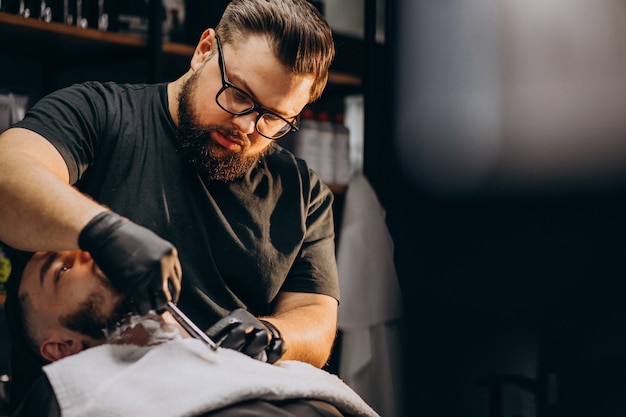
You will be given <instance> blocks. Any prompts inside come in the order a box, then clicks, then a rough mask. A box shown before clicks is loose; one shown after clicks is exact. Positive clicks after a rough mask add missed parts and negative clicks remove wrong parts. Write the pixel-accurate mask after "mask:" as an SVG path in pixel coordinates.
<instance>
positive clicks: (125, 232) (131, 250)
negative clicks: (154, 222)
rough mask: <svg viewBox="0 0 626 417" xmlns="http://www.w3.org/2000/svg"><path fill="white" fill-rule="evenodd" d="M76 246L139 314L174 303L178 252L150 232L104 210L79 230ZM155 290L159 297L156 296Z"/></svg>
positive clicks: (177, 273)
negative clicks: (168, 302) (128, 300)
mask: <svg viewBox="0 0 626 417" xmlns="http://www.w3.org/2000/svg"><path fill="white" fill-rule="evenodd" d="M79 245H80V247H81V249H83V250H86V251H88V252H90V253H91V256H92V257H93V259H94V261H95V262H96V264H97V265H98V266H99V267H100V269H101V270H102V271H103V272H104V274H105V275H106V276H107V277H108V278H109V280H110V281H111V283H112V284H113V285H114V286H115V287H116V288H118V289H119V290H121V291H123V292H125V293H126V294H129V295H131V296H132V297H133V299H134V300H135V304H136V307H137V310H138V311H139V312H140V313H146V312H147V311H149V310H150V309H156V310H158V309H160V308H162V307H164V305H165V303H166V302H167V300H169V299H172V300H178V297H179V293H180V281H181V276H182V273H181V266H180V261H179V259H178V252H177V251H176V248H175V247H174V246H173V245H172V244H171V243H170V242H168V241H166V240H164V239H162V238H161V237H159V236H158V235H157V234H156V233H154V232H152V231H151V230H149V229H147V228H145V227H142V226H140V225H138V224H135V223H133V222H131V221H128V220H127V219H123V218H122V217H121V216H119V215H118V214H116V213H113V212H110V211H105V212H102V213H100V214H98V215H96V216H95V217H94V218H93V219H92V220H91V221H90V222H89V223H88V224H87V226H85V228H84V229H83V230H82V231H81V233H80V235H79ZM157 291H159V292H161V293H163V296H162V297H161V296H158V297H156V296H155V292H157ZM164 300H165V301H164ZM146 308H147V310H146Z"/></svg>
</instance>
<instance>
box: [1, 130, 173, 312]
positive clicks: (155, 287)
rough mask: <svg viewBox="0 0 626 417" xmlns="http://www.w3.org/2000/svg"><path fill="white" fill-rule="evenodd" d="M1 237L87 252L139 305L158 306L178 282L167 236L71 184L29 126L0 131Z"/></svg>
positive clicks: (31, 246) (26, 246)
mask: <svg viewBox="0 0 626 417" xmlns="http://www.w3.org/2000/svg"><path fill="white" fill-rule="evenodd" d="M79 236H80V240H81V242H80V245H79ZM0 240H1V241H3V242H4V243H6V244H8V245H11V246H13V247H15V248H17V249H21V250H27V251H42V250H45V251H53V250H64V249H77V248H79V247H80V248H81V249H84V250H87V251H89V252H91V255H92V256H93V257H94V260H95V261H96V263H97V264H98V265H100V267H101V268H102V269H103V271H104V272H105V273H106V274H107V275H108V276H109V277H110V279H111V280H112V282H113V284H114V285H117V286H118V287H119V288H120V289H122V290H124V291H125V292H127V293H129V294H132V295H133V296H134V297H135V299H136V301H137V303H138V308H139V310H140V312H142V313H143V312H147V311H146V309H149V308H150V307H154V308H158V307H160V305H158V304H159V303H162V302H163V299H164V297H163V296H162V294H165V295H166V297H165V298H167V297H168V296H169V295H170V293H169V290H168V282H170V283H171V284H172V285H171V287H172V288H173V290H174V291H173V292H174V294H171V297H172V298H174V299H176V298H177V293H178V291H179V290H180V277H181V268H180V262H179V260H178V255H177V253H176V250H175V248H174V247H173V246H172V245H171V243H169V242H167V241H165V240H163V239H161V238H160V237H158V236H157V235H156V234H154V233H153V232H151V231H149V230H148V229H145V228H143V227H142V226H139V225H136V224H134V223H132V222H130V221H127V220H126V221H122V219H120V218H119V216H117V215H115V214H114V213H111V212H109V211H107V209H106V208H105V207H103V206H101V205H100V204H98V203H96V202H95V201H93V200H92V199H91V198H89V197H88V196H86V195H84V194H82V193H80V192H79V191H78V190H76V189H75V188H74V187H72V186H71V185H70V184H69V172H68V168H67V165H66V163H65V161H64V159H63V158H62V157H61V155H60V153H59V152H58V151H57V149H56V148H55V147H54V146H53V145H52V144H51V143H50V142H48V141H47V140H46V139H45V138H43V137H42V136H40V135H38V134H36V133H34V132H32V131H30V130H27V129H20V128H12V129H9V130H7V131H6V132H5V133H3V134H2V135H0ZM131 254H132V256H131ZM131 257H132V261H131ZM129 265H130V266H132V267H129ZM159 293H160V294H161V296H159V295H160V294H159Z"/></svg>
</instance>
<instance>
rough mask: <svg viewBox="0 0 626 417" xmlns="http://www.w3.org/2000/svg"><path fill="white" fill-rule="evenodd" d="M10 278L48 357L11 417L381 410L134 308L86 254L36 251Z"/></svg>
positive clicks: (32, 335) (25, 331)
mask: <svg viewBox="0 0 626 417" xmlns="http://www.w3.org/2000/svg"><path fill="white" fill-rule="evenodd" d="M12 275H13V276H12V279H14V280H16V279H17V280H19V285H18V286H16V288H15V290H17V291H18V295H19V297H18V298H17V299H18V300H19V302H18V303H16V304H15V305H12V306H9V309H8V310H7V312H8V313H9V314H10V316H9V320H10V321H11V322H12V325H13V326H18V325H19V327H20V328H21V329H22V333H21V334H22V336H23V337H24V338H25V339H26V340H27V342H28V345H29V346H30V348H31V349H32V350H33V351H34V352H36V353H37V355H38V356H39V357H40V358H43V360H44V363H47V364H45V365H44V366H43V372H44V373H43V375H42V376H41V378H40V379H39V381H38V382H37V383H36V384H35V385H34V386H33V387H32V389H31V390H30V391H29V393H28V395H27V397H26V398H25V400H24V401H23V403H22V405H21V406H20V407H19V408H18V410H17V411H16V412H15V413H14V414H13V417H27V416H28V417H30V416H38V417H42V416H43V417H45V416H64V417H66V416H81V417H84V416H90V417H94V416H95V417H97V416H103V415H106V416H133V417H135V416H151V417H154V416H163V417H174V416H183V415H185V416H205V417H209V416H214V417H217V416H220V417H226V416H243V415H246V416H253V415H254V416H266V415H273V416H285V417H288V416H377V414H376V412H374V411H373V410H372V409H371V408H370V407H369V406H368V405H367V404H365V402H364V401H363V400H362V399H361V398H360V397H359V396H358V395H357V394H356V393H355V392H354V391H352V390H351V389H350V388H349V387H348V386H347V385H345V384H344V383H343V382H342V381H341V380H339V378H337V377H336V376H334V375H332V374H330V373H328V372H325V371H323V370H320V369H318V368H315V367H313V366H311V365H308V364H305V363H302V362H296V361H282V362H281V361H279V362H277V363H276V364H274V365H272V364H269V363H266V362H262V361H258V360H255V359H252V358H251V357H249V356H246V355H244V354H243V353H240V352H237V351H235V350H231V349H225V348H218V349H217V350H212V349H210V348H209V347H208V346H207V345H206V344H204V343H203V342H202V341H200V340H198V339H193V338H189V337H188V335H187V334H186V332H185V331H184V330H182V329H181V328H180V327H179V326H178V325H177V323H176V322H175V321H174V320H173V319H172V318H171V316H169V314H168V313H165V314H163V315H157V314H156V313H153V312H151V313H150V314H149V315H148V316H144V317H139V316H137V315H133V314H131V313H130V312H132V304H131V302H130V301H129V300H128V299H127V298H126V297H124V296H122V295H121V294H120V293H119V292H117V291H116V290H115V289H114V288H113V287H112V286H111V284H110V283H109V281H108V279H107V278H106V276H105V275H104V274H103V273H102V271H101V270H100V269H99V268H98V267H97V265H96V264H95V263H94V262H93V260H92V259H91V257H90V256H89V253H87V252H82V251H64V252H38V253H36V254H34V255H33V256H32V257H30V258H29V259H28V261H27V262H26V261H25V262H24V263H23V268H22V267H19V269H18V270H16V271H14V273H13V274H12ZM20 277H21V280H20ZM14 282H15V281H14ZM16 331H17V329H14V333H15V332H16ZM18 334H19V333H18Z"/></svg>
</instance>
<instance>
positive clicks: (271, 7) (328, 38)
mask: <svg viewBox="0 0 626 417" xmlns="http://www.w3.org/2000/svg"><path fill="white" fill-rule="evenodd" d="M215 31H216V33H217V34H218V35H219V36H220V39H221V41H222V43H223V44H231V45H232V44H236V43H237V42H238V41H239V40H241V39H246V37H247V36H250V35H264V36H266V37H267V39H268V41H269V44H270V46H271V48H272V51H273V52H274V55H275V56H276V58H278V60H279V61H280V62H281V63H282V64H283V65H284V66H285V67H286V68H288V69H289V70H290V71H292V72H293V73H295V74H304V75H309V74H310V75H313V77H314V79H315V80H314V82H313V86H312V87H311V101H315V100H316V99H317V98H319V97H320V95H321V94H322V91H323V89H324V87H325V86H326V82H327V80H328V71H329V68H330V65H331V63H332V61H333V59H334V57H335V44H334V41H333V34H332V30H331V28H330V26H329V25H328V22H327V21H326V20H325V19H324V16H322V15H321V13H320V12H319V10H318V9H317V8H316V7H315V6H313V5H312V4H311V3H310V2H308V1H306V0H232V1H231V2H230V3H229V4H228V6H226V9H225V10H224V14H223V15H222V18H221V19H220V21H219V23H218V24H217V26H216V28H215Z"/></svg>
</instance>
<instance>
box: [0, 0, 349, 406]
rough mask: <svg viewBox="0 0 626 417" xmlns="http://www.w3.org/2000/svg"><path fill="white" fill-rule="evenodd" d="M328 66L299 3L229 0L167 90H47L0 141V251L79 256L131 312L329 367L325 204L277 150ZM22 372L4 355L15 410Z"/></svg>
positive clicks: (323, 33)
mask: <svg viewBox="0 0 626 417" xmlns="http://www.w3.org/2000/svg"><path fill="white" fill-rule="evenodd" d="M333 56H334V47H333V39H332V33H331V30H330V28H329V26H328V24H327V23H326V22H325V21H324V20H323V18H322V17H321V16H320V14H319V13H318V11H317V10H316V9H315V8H314V7H313V6H312V5H311V4H309V3H308V2H307V1H305V0H270V1H266V0H235V1H232V2H230V3H229V5H228V6H227V8H226V11H225V13H224V15H223V16H222V18H221V20H220V22H219V24H218V25H217V26H216V27H215V28H214V29H213V28H209V29H207V30H205V31H204V32H203V33H202V35H201V37H200V40H199V42H198V44H197V46H196V48H195V51H194V53H193V56H192V57H191V61H190V68H189V70H188V71H187V72H186V73H185V74H183V75H182V76H181V77H180V78H178V79H176V80H175V81H172V82H170V83H163V84H155V85H146V84H138V85H124V84H117V83H99V82H87V83H83V84H76V85H73V86H70V87H68V88H65V89H62V90H59V91H57V92H54V93H52V94H50V95H49V96H47V97H44V98H43V99H42V100H40V101H39V102H38V103H36V104H35V105H34V106H33V108H31V109H30V110H29V112H28V113H27V115H26V116H25V118H24V120H23V121H21V122H19V123H17V124H16V125H14V126H13V127H12V128H10V129H8V130H7V131H6V132H5V133H3V134H2V135H1V136H0V241H2V242H4V243H6V244H8V245H11V246H12V247H14V248H17V249H20V250H27V251H41V250H44V251H53V250H67V249H78V248H80V249H83V250H86V251H89V252H91V253H92V256H93V257H94V259H95V260H96V262H97V263H98V264H99V265H100V266H101V267H102V268H103V270H104V271H105V273H106V274H107V275H108V276H109V277H110V279H111V280H112V282H113V284H114V285H115V286H117V287H118V288H120V289H121V290H123V291H125V292H127V293H129V294H131V295H132V296H133V298H134V299H135V301H136V303H137V305H138V308H139V309H140V310H144V311H145V310H146V309H149V308H157V309H158V308H159V307H160V306H162V303H163V302H164V300H174V301H178V303H179V305H180V307H181V309H183V310H184V311H185V312H186V313H187V315H188V316H190V318H191V319H192V320H193V321H194V322H195V323H196V324H198V326H199V327H201V328H203V329H208V328H211V326H217V327H213V331H210V333H212V334H214V335H215V336H216V337H218V338H219V339H220V340H221V343H223V344H225V345H231V346H234V347H235V348H238V349H240V350H242V351H246V353H248V354H250V355H254V356H257V357H259V358H261V359H264V360H269V361H272V360H276V359H277V358H278V357H281V356H282V358H283V359H294V360H301V361H304V362H308V363H311V364H313V365H315V366H317V367H322V366H324V364H325V363H326V362H327V360H328V358H329V356H330V351H331V347H332V344H333V341H334V338H335V334H336V328H337V327H336V326H337V305H338V299H339V289H338V288H339V286H338V278H337V267H336V262H335V255H334V250H335V248H334V225H333V216H332V202H333V195H332V193H331V192H330V190H329V189H328V187H327V186H326V185H324V184H323V183H322V182H321V181H320V178H319V176H318V175H317V174H316V173H315V172H313V171H311V170H309V169H308V167H307V165H306V163H305V162H304V161H302V160H299V159H297V158H295V157H294V156H293V155H292V154H290V153H289V152H287V151H285V150H284V149H282V148H281V147H280V146H279V142H278V141H279V139H280V138H282V137H284V136H285V135H286V134H287V133H289V132H291V131H295V130H297V129H298V120H299V119H298V115H299V114H300V112H301V111H302V110H303V108H304V107H305V106H306V105H307V104H308V103H310V102H312V101H314V100H316V99H317V98H318V97H319V96H320V95H321V92H322V90H323V89H324V87H325V84H326V81H327V77H328V69H329V66H330V63H331V61H332V59H333ZM181 277H184V278H183V279H182V280H181ZM242 311H243V312H245V313H247V314H243V313H242ZM229 315H230V316H229ZM250 316H252V317H253V318H254V320H252V319H250ZM249 319H250V322H248V321H247V320H249ZM261 320H262V321H261ZM216 322H217V324H215V323H216ZM251 323H252V325H251ZM259 323H260V324H259ZM259 334H261V337H258V336H259ZM241 335H244V336H243V340H244V343H242V337H241ZM259 340H261V341H262V343H261V342H259ZM277 340H280V343H276V341H277ZM259 343H261V345H259ZM252 345H253V346H252ZM250 346H252V347H253V348H250ZM259 346H261V348H259ZM259 349H260V350H259ZM14 350H19V347H16V349H14ZM22 359H23V358H22ZM23 367H24V363H23V361H22V362H20V361H19V357H18V358H17V359H16V358H15V357H14V360H13V370H12V374H13V384H14V385H13V387H12V397H11V400H12V401H13V400H15V401H19V399H20V398H21V395H22V394H23V390H25V389H26V388H27V386H28V382H29V381H28V378H26V379H27V380H26V381H20V380H19V379H20V378H22V377H23V376H24V375H27V374H28V373H27V372H22V370H23V369H24V368H23Z"/></svg>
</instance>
